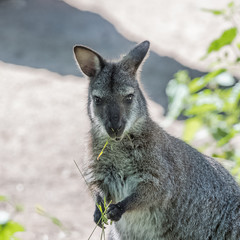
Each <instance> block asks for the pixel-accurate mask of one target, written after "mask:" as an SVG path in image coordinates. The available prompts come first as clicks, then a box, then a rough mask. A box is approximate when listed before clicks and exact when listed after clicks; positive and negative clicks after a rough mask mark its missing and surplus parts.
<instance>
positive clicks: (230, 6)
mask: <svg viewBox="0 0 240 240" xmlns="http://www.w3.org/2000/svg"><path fill="white" fill-rule="evenodd" d="M227 6H228V7H229V8H233V7H234V6H235V4H234V2H230V3H228V5H227Z"/></svg>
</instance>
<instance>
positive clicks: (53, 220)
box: [51, 217, 63, 227]
mask: <svg viewBox="0 0 240 240" xmlns="http://www.w3.org/2000/svg"><path fill="white" fill-rule="evenodd" d="M51 220H52V222H53V223H54V224H55V225H57V226H58V227H62V226H63V224H62V222H61V221H60V220H59V219H57V218H56V217H51Z"/></svg>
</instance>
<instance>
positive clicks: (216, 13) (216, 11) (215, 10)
mask: <svg viewBox="0 0 240 240" xmlns="http://www.w3.org/2000/svg"><path fill="white" fill-rule="evenodd" d="M202 11H204V12H210V13H212V14H214V15H222V14H224V13H225V10H217V9H208V8H202Z"/></svg>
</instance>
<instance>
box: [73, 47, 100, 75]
mask: <svg viewBox="0 0 240 240" xmlns="http://www.w3.org/2000/svg"><path fill="white" fill-rule="evenodd" d="M74 54H75V58H76V60H77V62H78V65H79V67H80V69H81V70H82V72H83V73H84V74H85V75H87V76H88V77H90V78H91V77H95V76H96V75H97V74H98V73H99V72H100V71H101V70H102V68H103V67H104V60H103V58H102V57H101V56H100V55H99V54H98V53H97V52H95V51H93V50H92V49H90V48H87V47H85V46H75V47H74Z"/></svg>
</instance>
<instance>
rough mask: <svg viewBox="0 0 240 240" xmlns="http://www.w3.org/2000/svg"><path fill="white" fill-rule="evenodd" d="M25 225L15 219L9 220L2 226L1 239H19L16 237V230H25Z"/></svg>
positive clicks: (0, 229) (0, 230)
mask: <svg viewBox="0 0 240 240" xmlns="http://www.w3.org/2000/svg"><path fill="white" fill-rule="evenodd" d="M24 231H25V229H24V227H23V226H22V225H21V224H19V223H17V222H14V221H9V222H8V223H7V224H5V225H4V226H2V227H1V228H0V239H1V240H17V238H16V237H14V234H15V233H16V232H24Z"/></svg>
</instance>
